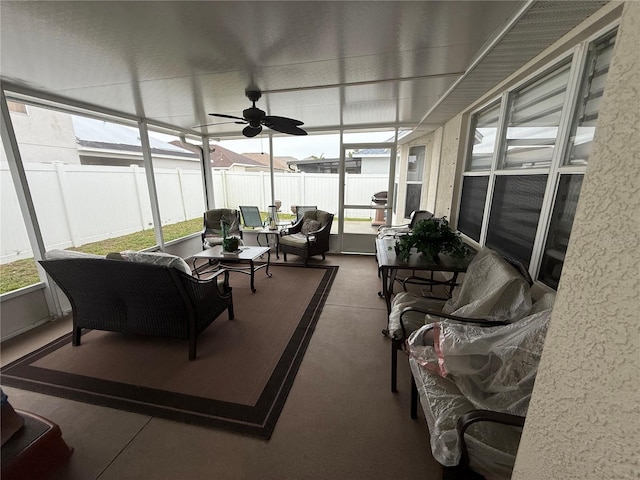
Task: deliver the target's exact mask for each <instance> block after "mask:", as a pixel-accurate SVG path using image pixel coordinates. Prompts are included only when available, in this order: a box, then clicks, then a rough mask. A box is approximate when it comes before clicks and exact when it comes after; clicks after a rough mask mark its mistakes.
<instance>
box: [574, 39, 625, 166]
mask: <svg viewBox="0 0 640 480" xmlns="http://www.w3.org/2000/svg"><path fill="white" fill-rule="evenodd" d="M615 40H616V32H613V33H611V34H610V35H608V36H607V37H605V38H603V39H602V40H600V41H598V42H595V43H592V44H591V45H590V46H589V54H588V55H587V62H586V70H585V72H584V75H583V77H582V82H581V84H580V93H579V95H578V104H577V106H576V111H575V114H574V118H573V122H572V125H571V133H570V136H569V148H568V149H567V157H566V158H565V164H569V165H586V164H587V162H588V160H589V156H590V155H591V146H592V142H593V135H594V133H595V131H596V122H597V120H598V112H599V111H600V101H601V100H602V95H603V93H604V85H605V81H606V79H607V73H608V72H609V63H610V62H611V56H612V55H613V46H614V44H615Z"/></svg>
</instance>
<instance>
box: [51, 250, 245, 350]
mask: <svg viewBox="0 0 640 480" xmlns="http://www.w3.org/2000/svg"><path fill="white" fill-rule="evenodd" d="M149 255H150V256H148V255H141V254H140V253H136V255H135V256H133V260H132V259H131V258H129V260H132V261H126V260H125V258H123V257H122V256H119V255H118V254H116V255H112V254H110V255H109V256H108V258H104V257H98V256H95V255H77V254H71V255H69V256H65V255H59V254H52V255H47V259H46V260H42V261H40V264H41V265H42V267H43V268H44V269H45V271H46V272H47V274H48V275H49V276H50V277H51V278H52V279H53V280H54V281H55V282H56V284H57V285H58V286H59V287H60V289H61V290H62V291H63V292H64V293H65V294H66V296H67V297H68V299H69V301H70V303H71V308H72V314H73V335H72V343H73V345H74V346H77V345H80V338H81V331H82V329H83V328H90V329H97V330H109V331H113V332H120V333H125V334H136V335H148V336H157V337H170V338H182V339H188V341H189V360H194V359H195V358H196V344H197V338H198V335H200V333H202V331H204V329H205V328H207V327H208V326H209V325H210V324H211V323H213V321H214V320H215V319H216V318H217V317H218V316H219V315H220V314H221V313H222V312H223V311H224V310H227V311H228V313H229V320H232V319H233V318H234V314H233V299H232V295H231V287H230V286H229V283H228V274H227V272H225V271H224V270H220V271H219V272H217V273H216V275H215V276H214V277H213V278H211V279H208V280H199V279H197V278H194V277H192V276H191V275H190V273H187V272H190V271H189V268H188V266H186V265H187V264H186V262H184V260H182V259H179V257H173V256H170V255H166V254H156V255H155V256H154V255H153V254H149ZM171 257H173V258H171ZM118 258H119V259H118ZM142 258H147V259H148V260H149V261H144V260H142V261H141V259H142ZM163 258H166V259H169V263H167V262H166V261H164V260H162V259H163ZM160 260H162V261H160ZM162 263H164V265H162ZM167 265H175V266H167Z"/></svg>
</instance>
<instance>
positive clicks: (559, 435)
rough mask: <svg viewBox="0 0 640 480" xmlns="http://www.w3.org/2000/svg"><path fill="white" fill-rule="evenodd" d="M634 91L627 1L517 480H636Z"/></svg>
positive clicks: (638, 182) (636, 81)
mask: <svg viewBox="0 0 640 480" xmlns="http://www.w3.org/2000/svg"><path fill="white" fill-rule="evenodd" d="M639 89H640V2H629V3H627V4H626V5H625V10H624V15H623V20H622V24H621V28H620V30H619V34H618V38H617V41H616V50H615V54H614V58H613V61H612V64H611V69H610V72H609V75H608V78H607V86H606V93H605V98H604V101H603V104H602V110H601V112H600V118H599V120H598V128H597V131H596V137H595V140H594V150H593V154H592V157H591V159H590V161H589V167H588V170H587V174H586V177H585V180H584V184H583V187H582V192H581V195H580V202H579V205H578V210H577V212H576V218H575V223H574V227H573V231H572V234H571V241H570V243H569V248H568V251H567V257H566V261H565V264H564V269H563V272H562V280H561V283H560V286H559V288H558V297H557V300H556V304H555V308H554V312H553V317H552V321H551V326H550V329H549V332H548V334H547V339H546V343H545V349H544V353H543V357H542V362H541V365H540V369H539V372H538V377H537V380H536V385H535V389H534V392H533V397H532V401H531V405H530V408H529V414H528V416H527V423H526V425H525V429H524V433H523V437H522V442H521V444H520V450H519V453H518V457H517V461H516V467H515V471H514V475H513V479H514V480H540V479H563V480H567V479H581V480H582V479H594V480H595V479H598V480H601V479H631V478H633V479H638V478H640V350H639V348H640V300H639V298H640V241H639V239H640V148H639V146H638V145H639V141H638V139H639V138H640V137H639V130H640V128H639V127H640V122H639V117H640V96H639Z"/></svg>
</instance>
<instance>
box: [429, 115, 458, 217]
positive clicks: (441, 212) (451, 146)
mask: <svg viewBox="0 0 640 480" xmlns="http://www.w3.org/2000/svg"><path fill="white" fill-rule="evenodd" d="M462 119H463V115H462V114H459V115H456V116H455V117H453V118H452V119H451V120H449V121H448V122H447V123H446V124H445V125H444V128H443V129H442V145H441V147H440V162H439V168H438V190H437V194H436V198H435V209H434V210H435V211H434V212H433V213H434V214H435V216H436V217H447V218H448V219H451V216H452V213H451V212H452V209H453V202H454V199H456V196H455V189H454V187H455V184H456V179H457V178H458V177H459V175H458V174H459V173H460V172H461V164H460V162H462V159H463V157H464V143H465V140H464V138H463V132H462ZM454 224H455V222H454Z"/></svg>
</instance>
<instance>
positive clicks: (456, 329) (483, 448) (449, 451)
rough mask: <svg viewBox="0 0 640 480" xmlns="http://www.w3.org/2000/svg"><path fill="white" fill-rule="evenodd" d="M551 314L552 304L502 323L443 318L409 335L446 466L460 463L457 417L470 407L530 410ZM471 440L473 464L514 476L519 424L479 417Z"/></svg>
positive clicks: (436, 447)
mask: <svg viewBox="0 0 640 480" xmlns="http://www.w3.org/2000/svg"><path fill="white" fill-rule="evenodd" d="M541 306H546V304H545V303H543V304H542V305H541ZM550 316H551V310H550V309H546V310H542V311H540V312H537V313H534V314H532V315H530V316H527V317H525V318H523V319H521V320H519V321H517V322H515V323H512V324H510V325H506V326H501V327H483V326H478V325H469V324H460V323H454V322H451V321H443V322H436V323H434V324H433V325H426V326H424V327H421V328H420V329H418V330H416V331H415V332H414V333H413V334H412V335H411V336H410V337H409V339H408V341H407V344H408V349H409V355H410V357H409V363H410V365H411V370H412V373H413V376H414V378H415V380H416V385H417V387H418V392H419V395H420V401H421V404H422V408H423V410H424V413H425V417H426V420H427V424H428V426H429V432H430V435H431V449H432V452H433V455H434V457H435V458H436V460H438V462H440V463H441V464H442V465H445V466H453V465H457V464H458V463H459V461H460V445H458V437H457V431H456V422H457V420H458V418H459V417H460V416H461V415H463V414H464V413H466V412H468V411H469V410H474V409H485V410H493V411H497V412H504V413H511V414H515V415H522V416H524V415H526V413H527V409H528V406H529V401H530V398H531V392H532V390H533V384H534V381H535V376H536V373H537V370H538V364H539V361H540V355H541V354H542V347H543V345H544V339H545V335H546V331H547V326H548V323H549V319H550ZM465 438H466V439H467V445H468V448H469V454H470V458H471V464H472V467H474V468H475V469H476V470H477V471H478V472H480V473H482V474H483V475H485V476H486V477H487V478H509V477H510V472H511V468H512V465H513V461H514V456H515V453H516V451H517V447H518V442H519V438H520V429H517V428H515V427H509V426H504V425H497V424H492V423H488V422H479V423H477V424H475V425H473V426H472V427H470V428H469V430H467V435H466V437H465Z"/></svg>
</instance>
